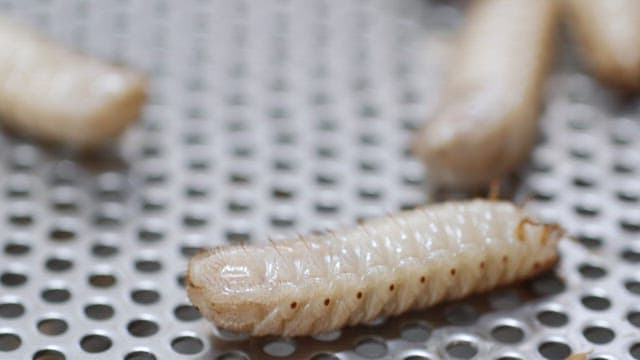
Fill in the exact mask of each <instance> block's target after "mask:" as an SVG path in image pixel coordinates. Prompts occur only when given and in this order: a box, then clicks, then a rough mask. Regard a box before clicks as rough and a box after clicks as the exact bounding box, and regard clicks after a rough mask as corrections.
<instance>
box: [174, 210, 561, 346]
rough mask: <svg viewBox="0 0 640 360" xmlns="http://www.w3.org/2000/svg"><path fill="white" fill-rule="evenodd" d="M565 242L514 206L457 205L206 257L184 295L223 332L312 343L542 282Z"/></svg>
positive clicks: (195, 261) (193, 266)
mask: <svg viewBox="0 0 640 360" xmlns="http://www.w3.org/2000/svg"><path fill="white" fill-rule="evenodd" d="M561 237H562V231H561V230H560V229H559V227H557V226H555V225H544V224H541V223H539V222H538V221H536V220H535V219H533V218H532V217H530V216H529V215H527V214H526V213H525V211H524V210H523V209H521V208H518V207H517V206H515V205H513V204H512V203H509V202H499V201H484V200H474V201H467V202H450V203H444V204H439V205H432V206H428V207H424V208H420V209H416V210H412V211H407V212H403V213H400V214H398V215H395V216H389V217H385V218H381V219H375V220H369V221H365V222H363V223H362V224H361V225H359V226H357V227H355V228H352V229H346V230H341V231H336V232H333V233H331V234H327V235H318V236H310V237H308V238H305V239H304V240H301V239H291V240H289V241H282V242H278V243H275V244H274V245H265V246H252V245H249V246H244V247H241V246H229V247H220V248H217V249H213V250H211V251H207V252H203V253H201V254H199V255H197V256H195V257H193V258H192V259H191V261H190V263H189V269H188V273H187V281H186V287H187V291H188V294H189V298H190V299H191V301H192V303H193V304H194V305H195V306H196V307H197V308H198V309H199V310H200V311H201V312H202V314H203V315H204V316H205V317H206V318H208V319H209V320H211V321H212V322H213V323H214V324H215V325H217V326H218V327H220V328H223V329H226V330H230V331H235V332H246V333H250V334H252V335H256V336H260V335H284V336H302V335H313V334H318V333H323V332H327V331H332V330H335V329H338V328H341V327H344V326H349V325H356V324H361V323H365V322H368V321H371V320H373V319H375V318H377V317H380V316H390V315H396V314H400V313H403V312H406V311H409V310H414V309H422V308H425V307H428V306H431V305H434V304H437V303H440V302H443V301H447V300H453V299H458V298H461V297H465V296H467V295H470V294H472V293H476V292H482V291H487V290H490V289H493V288H495V287H497V286H501V285H506V284H510V283H512V282H515V281H518V280H522V279H525V278H528V277H531V276H534V275H536V274H538V273H540V272H543V271H545V270H548V269H549V268H551V267H552V266H553V265H554V264H555V263H556V261H557V259H558V249H557V245H558V241H559V240H560V238H561Z"/></svg>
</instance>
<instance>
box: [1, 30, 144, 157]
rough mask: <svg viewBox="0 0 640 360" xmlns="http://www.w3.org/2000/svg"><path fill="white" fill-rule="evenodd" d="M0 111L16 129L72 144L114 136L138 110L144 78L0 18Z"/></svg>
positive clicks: (87, 143) (90, 143)
mask: <svg viewBox="0 0 640 360" xmlns="http://www.w3.org/2000/svg"><path fill="white" fill-rule="evenodd" d="M0 44H2V46H0V117H1V120H2V122H3V123H4V124H5V125H6V126H8V127H10V128H12V129H14V130H16V131H19V132H21V133H24V134H27V135H29V136H33V137H36V138H39V139H42V140H45V141H53V142H58V143H63V144H66V145H70V146H72V147H94V146H98V145H101V144H102V143H104V142H105V141H107V140H109V139H111V138H113V137H115V136H116V135H118V134H119V133H120V132H122V131H123V130H124V129H125V128H126V127H127V126H128V125H129V124H130V123H131V122H133V121H134V120H135V119H136V118H137V117H138V116H139V115H140V112H141V110H142V107H143V105H144V102H145V99H146V80H145V78H144V77H143V76H142V75H140V74H138V73H136V72H133V71H131V70H127V69H123V68H119V67H116V66H113V65H110V64H107V63H104V62H101V61H99V60H96V59H93V58H90V57H88V56H84V55H81V54H79V53H75V52H72V51H71V50H68V49H66V48H64V47H62V46H61V45H58V44H55V43H53V42H52V41H50V40H48V39H46V38H44V37H43V36H41V35H39V34H37V33H35V32H34V31H31V30H30V29H27V28H26V27H23V26H21V25H18V24H16V23H14V22H12V21H10V20H8V19H5V18H0Z"/></svg>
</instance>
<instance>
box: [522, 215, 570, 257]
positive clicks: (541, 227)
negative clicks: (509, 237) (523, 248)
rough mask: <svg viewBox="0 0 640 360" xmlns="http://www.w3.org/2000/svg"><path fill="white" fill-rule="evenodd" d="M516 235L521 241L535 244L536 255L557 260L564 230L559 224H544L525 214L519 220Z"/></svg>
mask: <svg viewBox="0 0 640 360" xmlns="http://www.w3.org/2000/svg"><path fill="white" fill-rule="evenodd" d="M515 236H516V238H517V240H518V241H520V242H524V243H528V244H534V246H533V247H532V248H534V249H536V254H535V256H536V257H538V258H540V259H547V260H548V261H555V259H557V254H558V242H559V241H560V239H562V237H563V236H564V230H563V229H562V228H561V227H560V226H558V225H552V224H543V223H540V222H538V221H536V220H533V219H532V218H530V217H527V216H526V215H525V216H522V217H521V218H520V221H519V222H518V225H517V227H516V234H515Z"/></svg>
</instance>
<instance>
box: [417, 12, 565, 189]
mask: <svg viewBox="0 0 640 360" xmlns="http://www.w3.org/2000/svg"><path fill="white" fill-rule="evenodd" d="M557 14H558V2H557V1H556V0H536V1H530V0H479V1H476V2H473V3H472V5H471V9H470V10H469V12H468V16H467V19H466V22H465V25H464V28H463V29H462V32H461V34H460V38H459V39H458V42H457V44H456V46H455V48H454V49H453V53H452V56H451V65H450V66H449V70H448V75H447V78H446V79H445V84H444V89H443V95H442V97H441V100H440V101H439V104H438V105H437V107H436V110H435V113H434V114H433V116H432V118H431V119H430V120H429V121H428V122H427V123H426V124H425V126H424V127H423V128H422V129H421V130H420V132H419V133H418V135H417V137H416V139H415V140H414V144H413V150H414V152H415V153H416V155H417V156H418V157H420V158H421V159H422V160H423V161H424V163H425V164H426V166H427V167H428V169H429V172H428V175H429V178H430V180H431V181H432V182H433V183H437V184H439V185H441V186H444V187H449V188H458V189H465V190H466V189H474V188H480V187H484V186H486V185H487V184H488V183H489V182H491V181H492V180H496V179H499V178H501V177H502V176H504V175H506V174H508V173H509V172H511V171H513V170H514V168H516V167H517V166H519V165H520V164H521V163H522V162H523V161H524V160H526V158H527V157H528V155H529V152H530V150H531V148H532V147H533V144H534V143H535V140H536V138H537V133H538V132H537V126H538V116H539V110H540V105H541V102H542V95H543V91H544V84H545V79H546V77H547V73H548V68H549V65H550V63H551V59H552V57H553V56H552V54H553V47H554V39H555V34H556V29H557V26H556V25H557Z"/></svg>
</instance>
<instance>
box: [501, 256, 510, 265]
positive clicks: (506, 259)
mask: <svg viewBox="0 0 640 360" xmlns="http://www.w3.org/2000/svg"><path fill="white" fill-rule="evenodd" d="M507 261H509V258H508V257H507V255H505V256H503V257H502V262H503V263H505V264H506V263H507Z"/></svg>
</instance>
